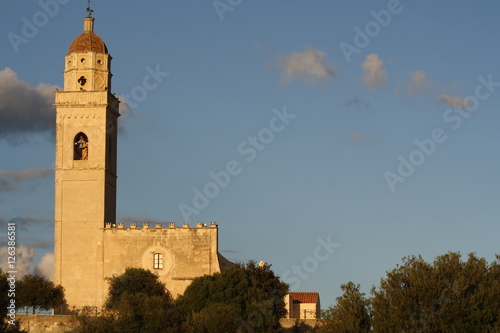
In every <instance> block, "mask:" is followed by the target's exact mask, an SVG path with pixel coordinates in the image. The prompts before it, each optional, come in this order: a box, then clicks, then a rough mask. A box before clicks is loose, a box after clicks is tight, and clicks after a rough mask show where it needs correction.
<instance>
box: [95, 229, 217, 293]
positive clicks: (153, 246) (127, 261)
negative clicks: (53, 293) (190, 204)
mask: <svg viewBox="0 0 500 333" xmlns="http://www.w3.org/2000/svg"><path fill="white" fill-rule="evenodd" d="M217 232H218V230H217V224H216V223H211V224H209V225H206V224H205V223H197V224H196V226H195V227H191V226H190V225H189V223H184V224H183V225H182V227H177V226H176V225H175V224H174V223H169V224H168V226H166V227H163V225H162V224H161V223H158V224H156V225H150V224H148V223H144V224H142V225H137V224H134V223H133V224H131V226H130V227H129V228H125V227H124V225H123V224H119V225H118V226H117V227H113V226H112V225H110V224H107V225H106V228H105V229H104V239H103V245H104V246H103V249H104V258H103V259H104V270H103V273H104V276H103V278H104V279H105V278H108V277H111V276H113V275H120V274H122V273H123V272H124V271H125V268H127V267H138V268H139V267H140V268H145V269H149V270H151V271H153V272H155V273H156V274H158V276H159V279H160V281H161V282H163V283H165V286H166V287H167V289H168V290H169V291H170V292H171V293H172V296H174V297H177V296H178V295H181V294H183V293H184V291H185V290H186V288H187V287H188V286H189V284H190V283H191V282H192V280H193V279H194V278H196V277H199V276H203V275H211V274H214V273H217V272H220V263H219V257H218V240H217V237H218V235H217ZM155 253H156V254H161V257H162V266H163V267H162V268H161V269H157V268H156V269H155V267H154V266H153V263H154V254H155ZM130 283H133V281H130ZM104 291H105V292H106V293H107V288H104ZM104 296H105V295H103V297H104Z"/></svg>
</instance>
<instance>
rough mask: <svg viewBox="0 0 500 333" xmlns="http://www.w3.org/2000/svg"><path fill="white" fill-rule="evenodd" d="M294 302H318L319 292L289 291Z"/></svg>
mask: <svg viewBox="0 0 500 333" xmlns="http://www.w3.org/2000/svg"><path fill="white" fill-rule="evenodd" d="M289 294H290V296H291V297H292V299H293V302H294V303H318V302H319V293H303V292H291V293H289Z"/></svg>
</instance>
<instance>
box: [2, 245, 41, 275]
mask: <svg viewBox="0 0 500 333" xmlns="http://www.w3.org/2000/svg"><path fill="white" fill-rule="evenodd" d="M9 256H10V255H9V253H8V248H7V247H6V246H5V247H2V248H0V260H1V261H2V263H1V264H0V267H1V268H2V270H3V271H4V272H6V271H11V270H13V269H12V268H11V267H9V262H8V257H9ZM35 256H36V252H35V250H33V249H32V248H30V247H28V246H26V245H23V244H17V245H16V253H15V264H14V265H15V266H14V267H15V271H17V274H16V277H17V278H22V277H23V276H24V275H27V274H32V273H33V258H34V257H35Z"/></svg>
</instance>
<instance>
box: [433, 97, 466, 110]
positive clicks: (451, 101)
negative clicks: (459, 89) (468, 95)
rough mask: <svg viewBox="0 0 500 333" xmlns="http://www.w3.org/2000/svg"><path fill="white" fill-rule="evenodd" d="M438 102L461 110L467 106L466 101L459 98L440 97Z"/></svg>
mask: <svg viewBox="0 0 500 333" xmlns="http://www.w3.org/2000/svg"><path fill="white" fill-rule="evenodd" d="M439 100H440V101H441V102H444V103H446V104H448V105H451V106H454V107H459V108H463V107H466V106H467V100H466V99H465V98H462V97H460V96H450V95H441V97H439Z"/></svg>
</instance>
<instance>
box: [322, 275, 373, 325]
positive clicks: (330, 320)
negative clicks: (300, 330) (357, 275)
mask: <svg viewBox="0 0 500 333" xmlns="http://www.w3.org/2000/svg"><path fill="white" fill-rule="evenodd" d="M340 288H341V289H342V291H343V292H344V294H343V295H342V296H341V297H337V304H335V306H333V307H330V308H329V309H328V310H327V311H326V312H325V313H324V314H323V325H322V327H321V328H319V329H318V332H324V333H327V332H338V333H363V332H370V327H371V324H370V321H371V317H370V313H369V300H368V299H366V298H365V294H364V293H362V292H360V290H359V289H360V285H359V284H358V285H355V284H354V283H352V282H348V283H347V284H343V285H341V286H340Z"/></svg>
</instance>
